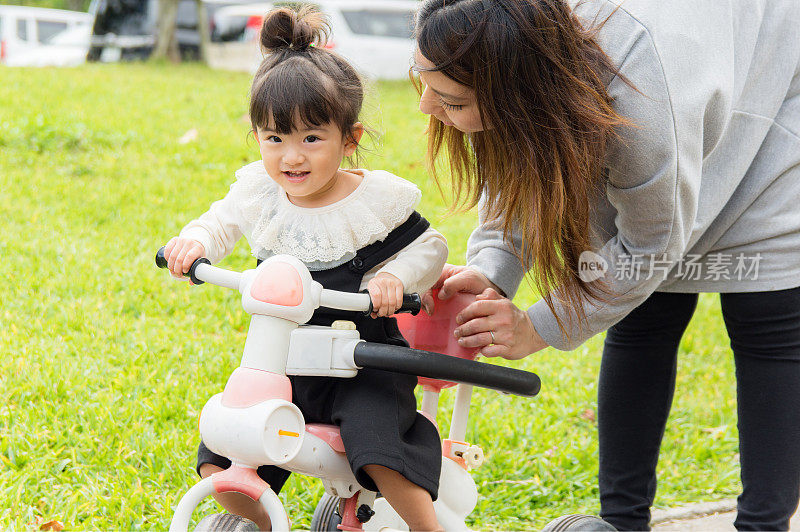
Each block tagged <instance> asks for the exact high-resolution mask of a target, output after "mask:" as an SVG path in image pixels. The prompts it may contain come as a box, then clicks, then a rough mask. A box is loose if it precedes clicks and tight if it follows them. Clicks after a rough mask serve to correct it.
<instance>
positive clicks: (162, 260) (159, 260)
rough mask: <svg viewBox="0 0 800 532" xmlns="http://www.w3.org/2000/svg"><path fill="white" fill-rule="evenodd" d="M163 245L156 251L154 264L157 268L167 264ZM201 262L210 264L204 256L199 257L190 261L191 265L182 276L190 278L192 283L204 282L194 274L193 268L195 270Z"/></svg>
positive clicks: (164, 266)
mask: <svg viewBox="0 0 800 532" xmlns="http://www.w3.org/2000/svg"><path fill="white" fill-rule="evenodd" d="M165 247H166V246H162V247H161V249H159V250H158V251H157V252H156V266H158V267H159V268H166V267H167V266H168V264H167V258H166V257H165V256H164V248H165ZM201 264H211V261H210V260H208V259H207V258H205V257H200V258H199V259H197V260H195V261H194V262H193V263H192V266H191V267H190V268H189V272H188V273H184V274H183V276H184V277H188V278H189V279H191V280H192V283H193V284H204V283H205V281H201V280H200V279H198V278H197V276H195V274H194V272H195V270H197V267H198V266H200V265H201Z"/></svg>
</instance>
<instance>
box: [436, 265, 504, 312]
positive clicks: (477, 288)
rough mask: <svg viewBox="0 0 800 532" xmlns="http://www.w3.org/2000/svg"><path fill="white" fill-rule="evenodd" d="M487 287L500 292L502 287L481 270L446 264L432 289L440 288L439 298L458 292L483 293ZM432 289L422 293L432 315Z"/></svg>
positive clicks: (448, 296)
mask: <svg viewBox="0 0 800 532" xmlns="http://www.w3.org/2000/svg"><path fill="white" fill-rule="evenodd" d="M487 288H492V289H493V290H495V291H496V292H500V289H499V288H498V287H497V286H495V285H494V284H493V283H492V282H491V281H490V280H489V279H488V278H487V277H486V276H485V275H483V274H482V273H480V272H479V271H477V270H473V269H472V268H468V267H467V266H455V265H453V264H445V265H444V268H442V274H441V275H440V276H439V280H438V281H436V284H434V285H433V286H432V287H431V290H439V299H449V298H450V297H452V296H453V295H454V294H456V293H458V292H465V293H467V294H481V293H483V291H484V290H486V289H487ZM431 290H428V291H427V292H425V293H424V294H422V308H424V309H425V312H427V313H428V315H432V314H433V309H434V301H433V294H432V293H431Z"/></svg>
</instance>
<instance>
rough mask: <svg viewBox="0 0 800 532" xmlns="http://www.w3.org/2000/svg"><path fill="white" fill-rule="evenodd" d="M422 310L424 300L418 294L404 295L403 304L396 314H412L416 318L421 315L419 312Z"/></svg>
mask: <svg viewBox="0 0 800 532" xmlns="http://www.w3.org/2000/svg"><path fill="white" fill-rule="evenodd" d="M421 309H422V298H421V297H419V294H417V293H416V292H415V293H413V294H403V304H402V306H401V307H400V308H399V309H397V312H396V313H395V314H400V313H401V312H406V313H409V314H411V315H412V316H416V315H417V314H419V311H420V310H421Z"/></svg>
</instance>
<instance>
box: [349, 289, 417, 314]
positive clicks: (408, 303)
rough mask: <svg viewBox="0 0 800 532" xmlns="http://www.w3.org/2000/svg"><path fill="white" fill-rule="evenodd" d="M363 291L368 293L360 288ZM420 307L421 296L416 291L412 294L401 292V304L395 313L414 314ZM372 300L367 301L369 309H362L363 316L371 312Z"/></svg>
mask: <svg viewBox="0 0 800 532" xmlns="http://www.w3.org/2000/svg"><path fill="white" fill-rule="evenodd" d="M362 292H363V293H369V292H368V291H367V290H362ZM421 309H422V298H421V297H420V296H419V294H417V293H416V292H415V293H413V294H403V304H402V305H400V308H399V309H397V310H396V311H395V314H411V315H412V316H416V315H417V314H419V311H420V310H421ZM373 311H374V309H373V308H372V300H371V299H370V301H369V310H365V311H364V315H365V316H369V315H370V314H372V312H373Z"/></svg>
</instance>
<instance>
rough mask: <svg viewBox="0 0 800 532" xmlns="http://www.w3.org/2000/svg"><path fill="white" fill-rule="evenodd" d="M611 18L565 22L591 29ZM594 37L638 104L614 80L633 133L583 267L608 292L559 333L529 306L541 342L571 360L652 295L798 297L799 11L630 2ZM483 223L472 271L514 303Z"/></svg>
mask: <svg viewBox="0 0 800 532" xmlns="http://www.w3.org/2000/svg"><path fill="white" fill-rule="evenodd" d="M616 7H617V5H616V4H615V3H612V2H611V1H610V0H589V1H588V2H585V3H584V4H582V5H580V6H578V7H576V8H575V9H576V13H577V14H578V16H579V17H581V18H582V19H583V20H585V21H588V22H589V23H591V21H592V20H594V19H595V15H597V20H598V21H602V20H604V19H605V18H606V17H607V16H608V15H609V14H611V13H612V11H613V10H614V9H615V8H616ZM598 40H599V43H600V45H601V46H602V47H603V49H604V50H605V51H606V53H607V54H608V55H609V56H610V57H611V59H612V60H613V62H614V64H615V65H617V66H618V67H619V69H620V71H621V72H622V74H624V75H625V76H626V77H627V78H628V79H629V80H630V81H631V82H632V83H633V84H634V86H635V87H636V88H637V89H638V90H639V91H641V93H642V94H639V93H637V92H636V91H634V90H633V89H631V88H630V87H629V86H628V85H627V84H625V83H624V82H623V81H622V80H620V79H619V78H615V79H613V80H612V81H611V82H610V83H609V85H608V91H609V94H610V96H611V97H612V98H613V101H614V107H615V109H616V110H617V111H618V112H619V113H620V114H621V115H623V116H624V117H626V118H627V119H629V120H631V121H632V122H633V124H634V126H633V127H627V128H624V129H621V130H620V133H621V139H619V140H614V141H613V142H612V144H611V145H610V148H609V151H608V154H607V158H606V160H605V162H604V166H605V171H606V172H607V177H608V179H607V184H606V189H605V193H604V194H603V195H602V197H599V198H596V201H595V202H594V204H593V212H592V222H591V223H592V231H593V234H592V238H593V246H594V247H595V249H594V250H593V251H594V252H596V253H598V254H599V257H597V256H593V255H590V254H586V255H587V257H586V259H587V260H585V261H582V262H581V271H582V272H586V274H587V280H590V279H591V277H588V276H590V275H592V272H594V273H595V274H597V272H600V274H603V275H604V276H603V278H604V279H605V281H606V283H607V285H608V286H609V287H610V288H611V290H612V293H613V295H612V296H611V298H610V299H609V300H608V301H607V302H605V303H602V304H601V303H597V302H587V303H586V304H585V305H584V307H585V311H586V315H587V319H588V321H587V322H585V323H584V324H583V326H581V327H578V326H577V325H576V326H573V327H572V328H571V330H568V335H567V336H565V335H563V334H562V332H561V330H560V329H559V327H558V325H557V323H556V319H555V316H554V315H553V313H552V312H551V311H550V309H549V308H548V307H547V305H546V304H545V302H544V301H539V302H537V303H536V304H534V305H533V306H532V307H530V308H529V309H528V314H529V315H530V317H531V320H532V322H533V325H534V327H535V328H536V330H537V332H538V333H539V334H540V335H541V336H542V338H543V339H544V340H545V341H546V342H547V343H548V344H550V345H551V346H554V347H556V348H558V349H561V350H570V349H574V348H576V347H577V346H579V345H580V344H582V343H583V342H584V341H586V340H587V339H588V338H590V337H591V336H593V335H595V334H597V333H599V332H602V331H604V330H606V329H608V328H609V327H611V326H612V325H614V324H615V323H616V322H618V321H619V320H621V319H622V318H624V317H625V316H626V315H627V314H628V313H629V312H630V311H632V310H633V309H634V308H636V307H637V306H638V305H640V304H641V303H642V302H643V301H644V300H645V299H646V298H647V297H648V296H649V295H650V294H652V293H653V292H655V291H660V292H756V291H759V292H760V291H774V290H782V289H786V288H793V287H797V286H800V0H671V1H668V2H660V1H654V0H627V1H625V2H623V3H622V4H621V6H620V7H619V9H618V10H617V11H616V13H614V14H613V15H611V18H610V19H609V20H608V21H607V23H606V24H605V26H604V27H603V28H602V30H601V31H600V33H599V35H598ZM480 224H481V225H479V227H478V228H477V229H476V230H475V231H474V232H473V233H472V235H471V236H470V239H469V244H468V250H467V264H468V265H470V266H471V267H473V268H475V269H477V270H479V271H481V272H482V273H484V274H485V275H486V276H487V277H488V278H489V279H490V280H491V281H492V282H494V283H495V284H496V285H498V286H499V287H500V288H501V289H502V290H503V291H504V292H505V293H506V295H508V296H509V297H512V296H513V295H514V294H515V292H516V291H517V288H518V286H519V284H520V282H521V280H522V278H523V276H524V273H525V272H524V271H523V269H522V267H521V265H520V262H519V260H517V258H516V257H515V256H514V255H513V254H512V253H511V252H510V249H511V248H510V247H509V245H508V244H507V243H506V242H504V241H503V239H502V234H501V233H499V232H498V231H496V230H493V229H492V228H491V227H490V226H489V225H484V224H483V219H482V218H481V221H480ZM514 238H518V237H517V236H516V235H515V236H514ZM589 263H594V270H592V269H591V268H592V265H591V264H589ZM584 268H585V270H584ZM554 296H555V297H554V301H556V312H557V313H558V314H559V315H560V316H561V317H562V320H563V321H564V323H568V322H569V319H568V316H569V314H568V310H567V309H566V308H564V307H563V306H561V305H559V304H558V303H557V294H554ZM572 321H573V323H574V322H575V321H576V320H574V319H573V320H572Z"/></svg>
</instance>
